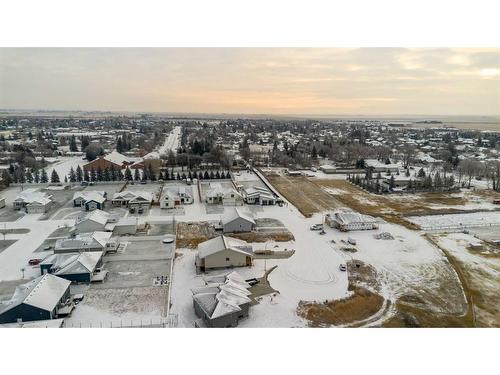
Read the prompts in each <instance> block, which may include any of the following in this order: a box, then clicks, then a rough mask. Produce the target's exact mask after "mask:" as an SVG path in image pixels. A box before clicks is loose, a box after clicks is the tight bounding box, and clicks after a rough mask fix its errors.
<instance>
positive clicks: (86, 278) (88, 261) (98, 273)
mask: <svg viewBox="0 0 500 375" xmlns="http://www.w3.org/2000/svg"><path fill="white" fill-rule="evenodd" d="M103 255H104V253H103V252H102V251H92V252H86V253H66V254H52V255H49V256H48V257H47V258H45V259H44V260H43V261H42V262H41V263H40V273H41V274H42V275H45V274H47V273H48V274H51V275H55V276H58V277H61V278H63V279H66V280H69V281H71V282H73V283H90V282H92V281H103V280H104V278H105V277H106V274H107V271H105V270H101V266H102V257H103Z"/></svg>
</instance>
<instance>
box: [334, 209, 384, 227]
mask: <svg viewBox="0 0 500 375" xmlns="http://www.w3.org/2000/svg"><path fill="white" fill-rule="evenodd" d="M333 215H334V217H335V220H337V221H338V222H339V223H342V224H344V225H348V224H354V223H375V222H376V220H375V218H373V217H371V216H368V215H363V214H360V213H357V212H351V211H349V212H335V213H334V214H333Z"/></svg>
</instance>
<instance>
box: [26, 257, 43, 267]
mask: <svg viewBox="0 0 500 375" xmlns="http://www.w3.org/2000/svg"><path fill="white" fill-rule="evenodd" d="M42 260H43V259H38V258H35V259H30V260H29V261H28V264H29V265H30V266H36V265H38V264H40V263H41V262H42Z"/></svg>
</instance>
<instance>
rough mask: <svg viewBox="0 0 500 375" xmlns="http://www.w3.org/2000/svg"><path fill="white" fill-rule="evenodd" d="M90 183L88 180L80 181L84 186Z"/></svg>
mask: <svg viewBox="0 0 500 375" xmlns="http://www.w3.org/2000/svg"><path fill="white" fill-rule="evenodd" d="M88 184H89V183H88V182H87V181H82V182H81V183H80V185H82V186H88Z"/></svg>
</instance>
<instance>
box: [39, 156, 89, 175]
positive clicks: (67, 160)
mask: <svg viewBox="0 0 500 375" xmlns="http://www.w3.org/2000/svg"><path fill="white" fill-rule="evenodd" d="M86 163H87V160H84V159H82V157H81V156H68V157H66V156H61V157H59V158H58V160H57V161H56V162H55V163H53V164H50V165H48V166H47V167H46V168H45V170H46V171H47V174H48V176H49V178H50V174H51V173H52V170H53V169H55V171H56V172H57V174H58V175H59V178H60V179H61V181H64V177H65V176H68V178H69V171H70V169H71V167H73V169H74V170H76V168H77V167H78V166H83V165H84V164H86Z"/></svg>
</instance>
